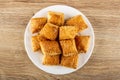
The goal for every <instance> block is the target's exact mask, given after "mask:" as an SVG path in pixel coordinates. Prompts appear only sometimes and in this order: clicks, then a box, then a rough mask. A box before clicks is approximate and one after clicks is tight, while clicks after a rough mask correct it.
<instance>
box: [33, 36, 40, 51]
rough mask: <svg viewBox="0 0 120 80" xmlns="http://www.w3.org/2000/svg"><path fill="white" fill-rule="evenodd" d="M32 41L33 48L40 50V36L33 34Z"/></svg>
mask: <svg viewBox="0 0 120 80" xmlns="http://www.w3.org/2000/svg"><path fill="white" fill-rule="evenodd" d="M31 43H32V49H33V51H34V52H35V51H38V50H39V49H40V45H39V41H38V36H37V35H36V36H32V40H31Z"/></svg>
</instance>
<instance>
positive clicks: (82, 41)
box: [75, 36, 90, 53]
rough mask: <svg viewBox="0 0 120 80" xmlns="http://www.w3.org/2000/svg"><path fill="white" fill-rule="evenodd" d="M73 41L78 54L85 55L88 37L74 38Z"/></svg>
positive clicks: (88, 41)
mask: <svg viewBox="0 0 120 80" xmlns="http://www.w3.org/2000/svg"><path fill="white" fill-rule="evenodd" d="M75 41H76V47H77V50H78V52H82V53H86V52H87V50H88V47H89V43H90V36H76V37H75Z"/></svg>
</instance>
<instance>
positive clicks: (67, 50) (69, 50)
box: [60, 39, 78, 56]
mask: <svg viewBox="0 0 120 80" xmlns="http://www.w3.org/2000/svg"><path fill="white" fill-rule="evenodd" d="M60 45H61V48H62V52H63V56H71V55H75V54H78V51H77V48H76V45H75V40H74V39H71V40H61V41H60Z"/></svg>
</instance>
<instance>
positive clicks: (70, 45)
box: [31, 11, 90, 69]
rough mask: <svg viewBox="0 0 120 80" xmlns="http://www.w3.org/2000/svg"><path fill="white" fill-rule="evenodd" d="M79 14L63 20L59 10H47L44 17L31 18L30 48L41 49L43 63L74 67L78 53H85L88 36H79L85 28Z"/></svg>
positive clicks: (87, 45)
mask: <svg viewBox="0 0 120 80" xmlns="http://www.w3.org/2000/svg"><path fill="white" fill-rule="evenodd" d="M87 28H88V27H87V25H86V23H85V22H84V20H83V18H82V16H81V15H77V16H73V17H72V18H69V19H67V20H64V14H63V13H61V12H54V11H49V12H48V14H47V18H46V17H39V18H32V19H31V33H32V34H35V33H37V34H36V35H35V36H32V39H31V41H32V49H33V51H34V52H35V51H38V50H41V51H42V53H43V55H44V57H43V61H42V64H43V65H62V66H65V67H69V68H73V69H76V68H77V65H78V55H79V53H86V52H87V50H88V47H89V41H90V36H80V35H78V33H79V32H81V31H83V30H84V29H87Z"/></svg>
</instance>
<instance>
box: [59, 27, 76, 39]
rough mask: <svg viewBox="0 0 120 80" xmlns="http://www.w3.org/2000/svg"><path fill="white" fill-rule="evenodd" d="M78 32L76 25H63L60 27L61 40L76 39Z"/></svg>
mask: <svg viewBox="0 0 120 80" xmlns="http://www.w3.org/2000/svg"><path fill="white" fill-rule="evenodd" d="M77 32H78V31H77V28H76V27H75V26H61V27H60V28H59V40H63V39H74V38H75V36H76V34H77Z"/></svg>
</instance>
